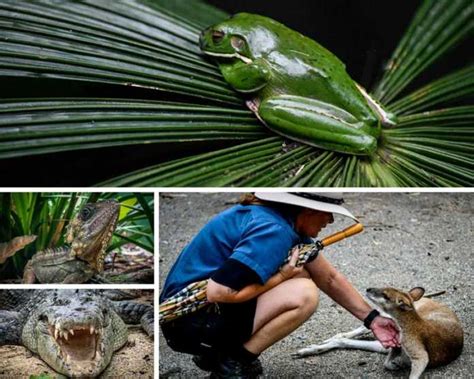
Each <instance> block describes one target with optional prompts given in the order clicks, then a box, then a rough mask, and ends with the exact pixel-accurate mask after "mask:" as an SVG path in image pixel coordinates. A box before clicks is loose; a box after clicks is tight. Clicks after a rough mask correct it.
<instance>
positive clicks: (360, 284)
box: [160, 193, 474, 378]
mask: <svg viewBox="0 0 474 379" xmlns="http://www.w3.org/2000/svg"><path fill="white" fill-rule="evenodd" d="M473 196H474V195H473V194H472V193H470V194H469V193H465V194H462V193H461V194H460V193H458V194H453V193H446V194H442V193H410V194H402V193H359V194H357V193H351V194H346V195H345V200H346V206H347V207H348V208H349V209H350V210H351V211H352V212H353V213H354V214H355V215H356V216H357V217H358V218H359V219H360V220H361V222H362V223H363V224H364V225H365V231H364V232H363V233H362V234H359V235H357V236H355V237H352V238H349V239H347V240H344V241H342V242H340V243H338V244H336V245H333V246H330V247H328V248H327V250H325V256H326V257H328V258H329V259H330V260H331V262H332V263H333V264H334V265H335V266H336V267H337V268H338V269H339V271H341V272H342V273H344V274H345V275H346V276H347V277H348V278H349V279H350V280H351V281H352V283H353V284H354V285H355V287H356V288H358V289H359V290H360V291H364V290H365V288H368V287H379V286H393V287H398V288H403V289H406V290H408V289H410V288H412V287H414V286H423V287H424V288H425V289H426V290H427V292H435V291H439V290H446V291H447V293H446V294H445V295H442V296H440V297H438V298H437V300H438V301H441V302H444V303H446V304H448V305H449V306H450V307H451V308H452V309H453V310H454V311H455V312H456V313H457V314H458V316H459V318H460V319H461V321H462V323H463V325H464V331H465V346H464V351H463V353H462V355H461V356H460V357H459V358H458V359H457V360H456V361H455V362H453V363H451V364H450V365H448V366H446V367H442V368H437V369H432V370H427V371H426V372H425V376H424V377H426V378H473V377H474V374H473V369H474V359H473V352H474V344H473V342H472V340H471V336H472V334H473V332H474V331H473V316H472V311H473V309H472V306H473V300H472V291H473V281H472V278H473V275H472V273H473V263H474V262H473V261H474V259H473V251H472V245H473V238H472V235H473V230H472V220H473V218H472V215H473V203H474V202H473ZM237 199H238V194H236V193H204V194H201V193H192V194H190V193H187V194H177V193H173V194H163V195H162V196H161V198H160V286H161V285H162V284H163V281H164V279H165V278H166V275H167V273H168V271H169V269H170V267H171V265H172V264H173V262H174V261H175V259H176V257H177V255H178V253H179V252H180V251H181V249H182V248H183V247H184V246H185V245H186V244H187V243H188V242H189V241H190V239H191V238H192V237H193V236H194V235H195V234H196V233H197V232H198V231H199V230H200V228H201V227H202V226H203V225H204V224H205V223H206V222H207V221H208V220H209V219H210V218H211V217H212V216H213V215H215V214H217V213H218V212H220V211H222V210H224V209H226V208H227V207H229V206H231V204H233V202H234V201H236V200H237ZM335 224H336V225H337V227H335V225H334V224H333V225H331V226H330V227H328V228H327V229H325V230H323V232H322V233H321V236H322V237H324V236H325V235H328V234H331V233H332V232H335V231H337V230H339V229H342V228H343V227H345V226H348V225H349V224H350V221H349V220H347V221H346V220H345V219H344V218H342V217H340V216H336V222H335ZM346 224H347V225H346ZM357 326H359V322H358V320H356V319H355V318H353V317H352V316H351V315H350V314H349V313H348V312H346V311H345V310H343V309H342V308H341V307H339V306H338V305H336V304H334V302H332V300H330V299H329V298H328V297H327V296H326V295H322V296H321V301H320V305H319V308H318V310H317V312H316V313H315V314H314V315H313V316H312V317H311V318H310V319H309V320H308V321H307V322H306V323H305V324H304V325H303V326H302V327H300V328H299V329H298V330H296V331H295V332H294V333H293V334H291V335H290V336H288V337H287V338H285V339H284V340H282V341H280V342H279V343H277V344H275V345H274V346H272V347H271V348H270V349H268V350H267V351H265V352H264V353H263V354H262V355H261V360H262V363H263V367H264V373H265V374H264V377H265V378H306V377H308V378H309V377H313V378H314V377H317V378H402V377H407V376H408V371H407V370H405V371H401V372H396V373H393V372H390V371H386V370H384V368H383V361H384V358H385V357H384V356H383V355H379V354H376V353H368V352H363V351H355V350H345V351H343V350H338V351H331V352H328V353H326V354H324V355H318V356H313V357H309V358H304V359H292V358H291V356H290V355H291V354H292V353H294V352H296V351H297V350H298V349H300V348H302V347H306V346H308V345H309V344H312V343H318V342H321V341H322V340H324V339H326V338H329V337H331V336H333V335H334V334H336V333H339V332H343V331H348V330H351V329H353V328H355V327H357ZM207 376H208V374H207V373H205V372H204V371H201V370H199V369H198V368H196V367H195V366H194V365H193V363H192V361H191V357H190V356H189V355H186V354H179V353H175V352H173V351H172V350H171V349H170V348H169V347H168V346H167V345H166V342H165V341H164V339H163V337H162V335H161V333H160V377H161V378H204V377H207Z"/></svg>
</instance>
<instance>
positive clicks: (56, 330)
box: [54, 328, 59, 340]
mask: <svg viewBox="0 0 474 379" xmlns="http://www.w3.org/2000/svg"><path fill="white" fill-rule="evenodd" d="M58 337H59V330H58V329H56V328H54V339H56V340H57V339H58Z"/></svg>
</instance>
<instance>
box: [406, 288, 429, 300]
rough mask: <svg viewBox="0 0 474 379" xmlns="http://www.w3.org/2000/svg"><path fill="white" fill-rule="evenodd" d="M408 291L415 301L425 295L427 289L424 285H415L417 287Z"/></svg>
mask: <svg viewBox="0 0 474 379" xmlns="http://www.w3.org/2000/svg"><path fill="white" fill-rule="evenodd" d="M408 293H409V294H410V296H411V298H412V299H413V301H417V300H420V299H421V298H422V297H423V294H424V293H425V289H424V288H423V287H415V288H412V289H411V290H410V291H409V292H408Z"/></svg>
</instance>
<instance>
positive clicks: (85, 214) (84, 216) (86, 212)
mask: <svg viewBox="0 0 474 379" xmlns="http://www.w3.org/2000/svg"><path fill="white" fill-rule="evenodd" d="M92 213H93V211H92V209H91V208H89V207H85V208H83V209H82V211H81V218H82V219H83V220H84V221H85V220H88V219H89V218H91V216H92Z"/></svg>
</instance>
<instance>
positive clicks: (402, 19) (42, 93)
mask: <svg viewBox="0 0 474 379" xmlns="http://www.w3.org/2000/svg"><path fill="white" fill-rule="evenodd" d="M170 1H171V0H170ZM208 2H209V3H210V4H213V5H215V6H217V7H219V8H221V9H223V10H225V11H227V12H229V13H231V14H233V13H238V12H242V11H245V12H251V13H259V14H262V15H266V16H268V17H271V18H274V19H276V20H278V21H280V22H282V23H284V24H286V25H287V26H289V27H290V28H293V29H295V30H297V31H299V32H301V33H303V34H305V35H307V36H309V37H311V38H313V39H315V40H317V41H318V42H319V43H320V44H322V45H323V46H325V47H326V48H328V49H329V50H330V51H332V52H333V53H334V54H336V55H337V56H338V57H339V58H340V59H341V60H342V61H343V62H344V63H345V64H346V68H347V71H348V72H349V74H350V75H351V76H352V77H353V78H354V79H355V80H356V81H358V82H359V83H360V84H362V85H363V86H364V87H366V88H369V89H370V88H371V86H372V85H373V84H374V83H375V81H376V80H377V79H378V78H379V77H380V75H381V72H382V71H381V69H382V67H383V65H384V64H385V63H386V62H387V60H388V59H389V57H390V55H391V53H392V51H393V50H394V48H395V47H396V45H397V43H398V42H399V40H400V38H401V36H402V34H403V32H404V31H405V30H406V28H407V26H408V24H409V23H410V21H411V18H412V17H413V15H414V13H415V11H416V9H417V8H418V6H419V4H420V3H421V1H418V0H417V1H415V0H410V1H408V0H403V1H401V0H384V1H381V0H324V1H322V0H312V1H311V0H287V1H269V0H265V1H264V0H260V1H258V0H227V1H222V0H208ZM470 43H472V40H471V41H465V42H464V43H463V44H462V46H458V47H457V48H456V49H455V50H454V51H451V52H450V53H448V54H447V55H446V56H445V57H444V58H442V59H441V60H439V61H437V62H436V63H435V64H434V65H433V66H432V67H431V68H429V69H428V70H426V71H425V72H424V73H423V75H421V76H420V77H419V78H418V79H417V80H416V81H414V82H413V83H412V85H411V86H410V87H409V88H407V90H406V92H409V91H410V90H411V89H413V88H417V87H419V86H420V84H423V83H426V82H427V81H429V80H433V79H434V78H437V77H439V76H441V75H443V74H445V73H448V72H451V71H453V70H454V69H456V68H460V67H463V66H465V65H466V64H467V63H468V61H472V57H473V54H472V48H471V46H472V45H470ZM68 83H72V82H68ZM25 85H28V84H27V83H25V82H22V81H21V80H16V79H15V80H12V81H11V82H8V81H3V82H2V83H1V85H0V87H3V91H2V90H0V93H1V92H3V93H7V94H8V95H7V96H8V97H46V96H51V97H55V96H65V95H66V96H69V97H73V96H78V97H80V96H88V93H93V94H94V97H117V98H120V97H122V98H137V99H155V100H180V99H182V100H185V99H184V98H183V97H182V96H174V95H170V94H169V93H159V92H157V91H151V90H144V89H138V88H123V87H120V86H104V85H100V86H97V85H94V84H84V83H78V84H77V86H76V84H75V83H74V86H71V87H69V88H67V94H64V93H63V92H64V87H63V86H64V83H63V82H60V81H58V82H54V81H50V83H48V85H47V86H46V88H45V86H44V85H41V86H40V87H35V86H34V85H33V86H31V85H30V86H29V92H28V93H27V94H25V93H24V91H22V90H20V89H21V88H25ZM196 101H197V100H196V98H193V99H192V102H196ZM209 145H211V146H209ZM224 146H225V143H222V142H221V143H212V144H208V143H189V144H179V145H172V144H166V145H165V144H154V145H137V146H131V147H119V148H102V149H100V150H79V151H72V152H66V153H57V154H49V155H38V156H32V157H27V158H18V159H8V160H1V161H0V186H51V184H54V185H55V186H89V185H93V184H95V183H97V182H99V181H102V180H105V179H109V178H112V177H114V176H117V175H120V174H122V173H124V172H128V171H132V170H136V169H140V168H143V167H147V166H151V165H153V164H157V163H160V162H162V161H167V160H170V156H172V157H173V158H179V157H181V156H185V155H189V154H190V153H198V152H202V151H206V150H209V149H212V150H214V149H215V148H216V147H224ZM52 175H54V177H51V176H52Z"/></svg>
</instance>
